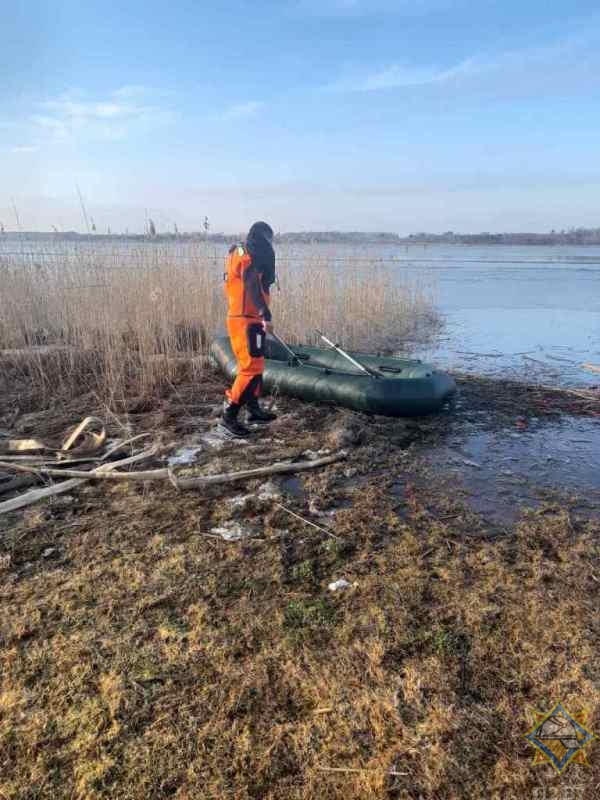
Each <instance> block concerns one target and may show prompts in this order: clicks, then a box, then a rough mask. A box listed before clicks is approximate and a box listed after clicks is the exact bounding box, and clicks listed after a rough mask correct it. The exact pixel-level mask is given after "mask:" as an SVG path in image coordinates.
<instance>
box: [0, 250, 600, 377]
mask: <svg viewBox="0 0 600 800" xmlns="http://www.w3.org/2000/svg"><path fill="white" fill-rule="evenodd" d="M199 247H200V248H203V247H204V248H205V249H206V255H210V256H211V262H212V260H213V258H214V259H215V262H213V263H219V264H220V260H221V259H222V258H223V257H224V255H225V252H226V249H227V248H226V245H216V246H215V245H212V244H206V245H200V246H199V245H198V244H191V245H190V244H188V243H186V242H185V241H182V242H177V241H172V242H162V241H160V242H141V243H135V244H131V243H128V242H121V241H119V240H97V241H94V242H93V244H88V243H86V242H85V241H83V242H79V243H77V244H71V243H65V242H61V241H58V242H56V243H52V242H44V243H40V242H35V241H27V240H24V241H21V242H16V241H15V240H12V239H10V240H9V239H6V238H4V239H3V238H2V237H0V255H1V254H2V253H3V252H4V253H7V254H10V255H11V256H12V257H19V254H20V255H21V257H23V258H27V259H31V258H33V259H35V260H40V261H42V260H44V259H50V260H52V261H53V263H56V262H57V261H60V259H61V258H70V257H80V256H81V254H82V253H83V254H87V255H92V254H93V253H94V252H96V253H98V252H99V253H102V254H103V255H106V254H109V255H110V257H111V258H113V257H114V263H115V264H117V263H119V262H122V261H125V262H126V261H127V258H126V256H128V255H131V254H133V253H134V252H135V251H138V252H139V251H140V249H142V250H144V251H148V250H152V251H156V256H157V258H160V254H161V252H162V251H165V250H166V251H168V255H169V257H176V258H178V259H181V260H185V259H190V260H191V259H193V258H195V257H197V254H198V249H199ZM278 254H279V256H280V257H281V259H282V260H288V261H289V263H290V264H291V265H294V264H296V263H297V264H301V263H302V261H303V260H305V259H306V258H307V257H310V258H311V259H314V258H315V257H319V258H321V257H322V258H323V259H324V260H329V259H334V261H333V264H334V265H335V266H336V268H340V269H343V268H348V267H350V266H352V267H353V268H356V269H359V270H362V269H364V270H365V271H366V270H372V269H373V264H374V263H375V264H376V263H381V264H382V265H385V266H386V267H387V268H389V269H392V270H393V271H394V272H395V273H396V274H397V275H398V278H399V280H405V279H406V280H408V281H414V280H417V281H420V282H421V283H423V284H424V285H426V286H427V287H430V288H431V289H432V291H433V292H434V295H435V297H436V298H437V304H438V308H439V310H440V312H441V314H442V315H443V318H444V320H445V326H444V330H443V332H442V333H441V334H440V337H439V339H438V340H437V341H436V342H435V343H434V344H433V345H431V346H427V347H424V346H423V345H420V344H419V343H417V342H409V343H407V351H408V352H411V353H412V354H413V355H416V356H417V357H421V358H424V359H427V360H431V361H433V362H435V363H437V364H438V365H439V366H440V367H445V368H448V369H455V370H461V371H464V372H477V373H483V374H487V375H495V376H498V377H502V376H510V377H515V378H518V379H524V380H535V381H537V382H541V383H551V384H553V385H556V384H560V385H567V386H578V385H580V386H586V385H587V386H590V385H597V384H600V374H598V373H593V372H587V371H585V370H584V369H582V368H581V364H583V363H592V364H597V365H600V247H593V246H592V247H574V246H564V247H562V246H560V247H558V246H557V247H547V246H529V247H522V246H519V247H516V246H504V245H488V246H462V245H422V244H421V245H416V244H415V245H410V246H404V245H402V246H389V245H384V246H380V245H377V246H362V247H358V248H352V247H348V246H345V245H344V246H340V245H336V246H332V245H286V246H284V247H283V246H282V247H281V248H279V250H278ZM282 299H283V297H282Z"/></svg>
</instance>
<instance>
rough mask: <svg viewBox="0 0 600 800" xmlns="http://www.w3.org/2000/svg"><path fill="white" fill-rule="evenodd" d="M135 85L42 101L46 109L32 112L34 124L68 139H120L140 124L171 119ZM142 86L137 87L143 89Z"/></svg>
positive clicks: (165, 111)
mask: <svg viewBox="0 0 600 800" xmlns="http://www.w3.org/2000/svg"><path fill="white" fill-rule="evenodd" d="M133 88H134V87H131V86H130V87H121V89H117V90H116V91H114V92H111V93H110V94H109V95H108V96H107V97H105V98H100V99H94V100H91V99H87V97H86V95H85V94H84V93H81V92H72V93H67V94H64V95H61V96H60V97H57V98H52V99H49V100H44V101H43V102H42V103H40V104H39V108H40V111H41V112H42V113H36V114H33V115H32V116H31V118H30V119H31V122H32V124H33V125H34V126H36V127H37V128H39V129H41V130H42V131H45V132H46V133H49V134H51V135H52V136H53V137H54V138H55V139H58V140H64V139H70V138H76V137H80V136H89V137H92V138H101V139H109V140H117V139H122V138H125V137H126V136H127V135H128V134H129V133H130V132H131V130H132V128H133V127H135V126H136V125H140V124H145V125H148V124H158V123H163V122H165V121H168V120H169V119H170V118H171V116H172V114H171V112H170V111H168V110H166V109H163V108H161V107H159V106H157V105H155V104H152V105H151V104H149V103H143V102H140V100H139V99H138V100H136V98H135V96H134V95H135V93H134V91H133ZM140 88H141V87H135V90H136V91H137V92H139V90H140Z"/></svg>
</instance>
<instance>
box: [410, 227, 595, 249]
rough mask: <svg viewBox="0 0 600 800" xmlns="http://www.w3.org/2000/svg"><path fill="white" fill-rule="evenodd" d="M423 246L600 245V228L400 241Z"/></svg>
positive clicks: (433, 236)
mask: <svg viewBox="0 0 600 800" xmlns="http://www.w3.org/2000/svg"><path fill="white" fill-rule="evenodd" d="M400 242H401V243H403V244H405V243H423V244H521V245H526V244H600V228H569V229H568V230H562V231H550V233H454V232H453V231H447V232H446V233H439V234H437V233H411V234H410V236H407V237H406V238H403V239H400Z"/></svg>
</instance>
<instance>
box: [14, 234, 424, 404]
mask: <svg viewBox="0 0 600 800" xmlns="http://www.w3.org/2000/svg"><path fill="white" fill-rule="evenodd" d="M278 255H279V259H278V275H279V283H280V287H281V290H280V291H278V290H277V289H274V294H273V308H274V319H275V324H276V329H277V331H278V333H279V334H280V335H281V336H283V337H285V338H286V339H288V340H289V341H290V342H308V341H314V340H315V333H314V330H315V328H321V329H323V330H325V331H327V332H328V334H329V335H330V336H333V337H335V338H336V339H337V340H338V341H340V342H343V343H344V344H345V345H346V346H347V347H349V348H354V349H362V350H386V351H393V350H399V349H402V348H403V347H404V346H406V344H407V342H412V341H414V340H423V339H426V338H427V337H429V336H431V335H432V333H433V332H434V331H435V330H436V329H437V327H438V325H439V320H438V317H437V314H436V312H435V305H434V296H433V291H432V289H431V287H427V286H425V285H421V284H419V283H416V282H409V281H407V280H401V279H400V278H399V276H398V274H395V273H394V268H393V267H392V266H387V265H385V264H381V263H378V262H377V261H376V260H375V259H373V260H372V261H369V259H368V258H365V260H364V261H362V260H361V262H360V264H359V265H357V264H356V263H355V262H352V266H349V265H346V264H344V262H343V261H340V259H339V257H336V256H335V255H334V254H333V253H327V254H323V253H322V252H320V251H319V250H318V248H316V247H314V248H310V247H308V248H304V250H303V251H302V253H301V255H299V254H298V252H295V253H290V252H288V253H286V252H279V253H278ZM224 256H225V247H224V246H222V247H221V248H220V249H216V248H215V247H214V246H212V245H209V244H208V243H194V244H189V243H186V244H181V245H179V244H177V243H176V242H174V243H167V244H161V243H147V244H143V245H140V246H130V245H127V246H124V245H118V246H114V245H106V244H104V245H98V246H91V245H90V244H85V245H72V244H62V245H60V244H56V245H53V246H52V249H48V250H47V251H35V252H27V251H26V250H24V249H22V250H21V252H17V251H15V252H12V253H9V254H5V255H4V256H3V255H2V254H0V347H1V348H2V349H3V351H4V352H3V361H4V365H5V367H7V368H8V367H9V366H10V367H13V368H15V369H18V370H20V371H21V374H22V376H23V377H24V378H26V379H27V381H28V383H29V385H30V388H31V389H32V390H34V393H35V394H37V395H38V396H39V395H42V396H43V397H44V398H48V397H50V396H56V395H61V396H62V395H64V394H67V395H73V394H74V393H78V392H81V391H82V390H86V389H91V390H93V391H95V392H97V393H98V394H99V395H100V396H102V398H103V399H104V400H106V401H107V402H108V403H109V404H111V405H113V404H114V403H117V402H119V401H120V400H122V399H123V398H125V397H127V396H130V395H131V394H136V395H140V394H141V395H149V394H152V393H153V392H156V391H157V389H159V387H160V386H161V385H163V384H164V383H165V382H169V381H173V380H175V379H176V377H177V375H178V374H179V373H180V372H181V370H182V369H186V370H188V371H189V370H191V371H192V373H193V376H195V377H198V376H199V375H201V373H202V370H203V369H204V366H205V364H206V359H205V358H204V357H205V356H206V353H207V351H208V347H209V344H210V340H211V337H212V336H213V335H215V334H216V333H218V332H222V331H223V330H224V313H225V301H224V296H223V265H224ZM3 371H4V372H5V373H6V370H3Z"/></svg>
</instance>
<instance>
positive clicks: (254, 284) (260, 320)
mask: <svg viewBox="0 0 600 800" xmlns="http://www.w3.org/2000/svg"><path fill="white" fill-rule="evenodd" d="M225 295H226V297H227V303H228V310H227V332H228V333H229V339H230V341H231V347H232V350H233V352H234V355H235V357H236V360H237V366H238V369H237V376H236V378H235V381H234V383H233V386H232V387H231V389H229V390H228V391H227V392H226V394H227V397H228V399H229V400H230V401H231V402H232V403H236V404H238V405H243V404H244V403H247V402H249V401H250V400H252V399H253V398H258V397H259V396H260V393H261V389H262V374H263V372H264V369H265V356H264V352H265V330H264V323H265V322H269V321H270V320H271V312H270V310H269V293H268V292H266V291H265V290H264V288H263V284H262V276H261V274H260V272H259V271H258V269H257V268H256V267H255V265H253V263H252V258H251V256H250V254H249V253H248V251H247V250H246V248H245V247H243V246H242V245H236V246H235V247H232V248H231V249H230V251H229V255H228V257H227V271H226V273H225Z"/></svg>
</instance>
